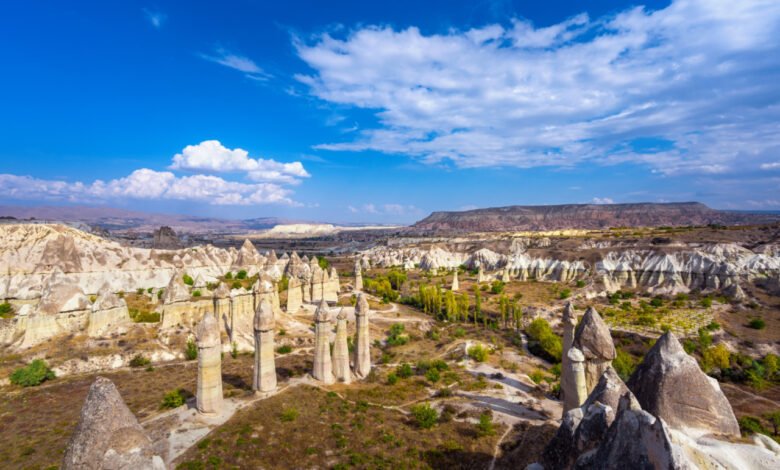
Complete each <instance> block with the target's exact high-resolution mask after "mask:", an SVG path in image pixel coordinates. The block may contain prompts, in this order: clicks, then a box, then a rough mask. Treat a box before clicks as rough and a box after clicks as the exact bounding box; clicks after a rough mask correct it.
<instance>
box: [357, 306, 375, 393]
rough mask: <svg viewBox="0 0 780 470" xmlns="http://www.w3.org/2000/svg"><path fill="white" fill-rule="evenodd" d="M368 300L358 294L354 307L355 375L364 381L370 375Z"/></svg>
mask: <svg viewBox="0 0 780 470" xmlns="http://www.w3.org/2000/svg"><path fill="white" fill-rule="evenodd" d="M368 312H369V309H368V300H366V296H365V295H363V294H359V295H358V298H357V304H356V305H355V325H356V328H357V331H356V333H355V361H354V362H355V375H356V376H357V377H360V378H361V379H364V378H366V377H368V374H369V373H371V351H370V347H371V338H370V337H369V332H368Z"/></svg>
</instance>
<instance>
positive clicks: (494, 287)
mask: <svg viewBox="0 0 780 470" xmlns="http://www.w3.org/2000/svg"><path fill="white" fill-rule="evenodd" d="M505 285H506V284H504V282H502V281H493V283H492V284H491V285H490V292H492V293H494V294H500V293H502V292H504V286H505Z"/></svg>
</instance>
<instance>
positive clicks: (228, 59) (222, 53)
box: [201, 48, 271, 81]
mask: <svg viewBox="0 0 780 470" xmlns="http://www.w3.org/2000/svg"><path fill="white" fill-rule="evenodd" d="M201 57H202V58H204V59H206V60H210V61H211V62H216V63H218V64H220V65H224V66H225V67H230V68H231V69H234V70H238V71H239V72H244V74H245V76H246V77H247V78H251V79H252V80H258V81H266V80H268V79H269V78H271V74H269V73H267V72H265V71H264V70H263V69H262V68H260V67H259V66H258V65H257V64H256V63H255V62H254V61H253V60H252V59H250V58H248V57H245V56H242V55H238V54H234V53H232V52H230V51H228V50H225V49H222V48H218V49H217V50H216V54H214V55H209V54H201Z"/></svg>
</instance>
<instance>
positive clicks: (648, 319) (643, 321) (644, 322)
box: [636, 313, 656, 326]
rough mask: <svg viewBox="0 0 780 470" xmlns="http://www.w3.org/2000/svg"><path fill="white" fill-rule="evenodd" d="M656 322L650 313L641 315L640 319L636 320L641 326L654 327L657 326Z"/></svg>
mask: <svg viewBox="0 0 780 470" xmlns="http://www.w3.org/2000/svg"><path fill="white" fill-rule="evenodd" d="M655 322H656V318H655V315H652V314H649V313H645V314H642V315H639V317H638V318H637V319H636V324H637V325H640V326H653V325H655Z"/></svg>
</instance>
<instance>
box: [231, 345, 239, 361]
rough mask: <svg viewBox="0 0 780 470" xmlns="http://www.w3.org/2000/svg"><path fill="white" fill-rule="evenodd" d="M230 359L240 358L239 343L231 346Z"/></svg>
mask: <svg viewBox="0 0 780 470" xmlns="http://www.w3.org/2000/svg"><path fill="white" fill-rule="evenodd" d="M230 357H232V358H233V359H235V358H237V357H238V343H236V342H235V341H233V342H232V343H231V344H230Z"/></svg>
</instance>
